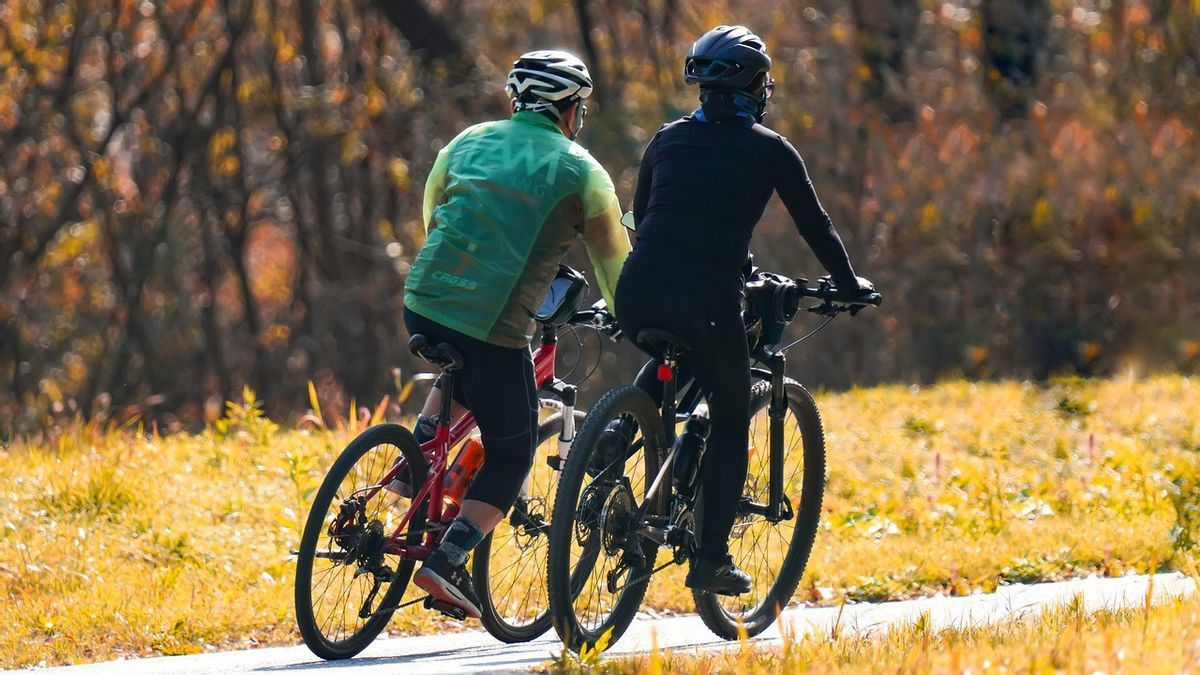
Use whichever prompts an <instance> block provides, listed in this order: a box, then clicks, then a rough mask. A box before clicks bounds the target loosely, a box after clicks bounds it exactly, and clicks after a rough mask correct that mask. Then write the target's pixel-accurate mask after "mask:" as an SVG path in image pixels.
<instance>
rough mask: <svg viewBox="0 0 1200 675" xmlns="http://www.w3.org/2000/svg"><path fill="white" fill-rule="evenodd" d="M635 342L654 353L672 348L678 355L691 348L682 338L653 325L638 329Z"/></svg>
mask: <svg viewBox="0 0 1200 675" xmlns="http://www.w3.org/2000/svg"><path fill="white" fill-rule="evenodd" d="M637 342H638V344H640V345H642V346H643V347H645V348H646V349H649V350H650V351H652V352H653V353H655V354H664V353H666V351H667V350H668V349H673V350H674V351H675V354H676V355H679V354H682V353H683V352H686V351H688V350H689V349H691V346H690V345H688V343H687V342H686V341H685V340H684V339H683V338H681V337H679V336H678V335H676V334H674V333H672V332H671V331H669V330H666V329H665V328H654V327H653V326H651V327H648V328H643V329H641V330H640V331H638V334H637Z"/></svg>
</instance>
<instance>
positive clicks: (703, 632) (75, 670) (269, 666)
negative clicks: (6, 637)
mask: <svg viewBox="0 0 1200 675" xmlns="http://www.w3.org/2000/svg"><path fill="white" fill-rule="evenodd" d="M1195 591H1196V582H1195V581H1194V580H1192V579H1191V578H1189V577H1185V576H1183V575H1180V574H1159V575H1155V576H1154V577H1153V578H1151V577H1149V576H1127V577H1121V578H1116V579H1103V578H1088V579H1076V580H1072V581H1064V582H1060V583H1052V584H1034V585H1028V586H1026V585H1012V586H1004V587H1001V588H1000V589H999V590H998V591H997V592H995V593H989V594H980V595H972V596H967V597H957V598H948V597H933V598H921V599H918V600H909V601H904V602H885V603H878V604H857V605H847V606H846V607H845V608H844V611H843V612H842V615H841V618H840V625H841V627H842V630H844V631H857V632H860V633H870V632H875V631H880V630H885V629H887V628H889V627H891V626H896V625H900V624H904V623H908V622H912V621H915V620H916V619H917V618H918V617H920V616H921V615H922V614H928V615H929V619H930V621H931V622H932V626H933V628H934V629H941V628H950V627H966V626H981V625H987V624H995V623H1000V622H1003V621H1005V620H1007V619H1011V618H1015V617H1019V616H1022V615H1025V614H1028V613H1030V612H1038V611H1042V610H1045V609H1049V608H1051V607H1055V606H1061V605H1064V604H1066V603H1068V602H1070V601H1071V600H1072V599H1073V598H1074V597H1075V596H1080V597H1081V598H1082V600H1083V603H1084V605H1085V607H1086V608H1087V610H1088V611H1096V610H1100V609H1116V608H1121V607H1131V606H1132V607H1140V606H1142V604H1143V603H1144V602H1145V601H1146V596H1147V594H1148V593H1149V594H1150V595H1151V597H1152V598H1153V600H1154V601H1155V602H1162V601H1165V600H1167V599H1170V598H1173V597H1178V596H1181V595H1187V594H1191V593H1194V592H1195ZM838 611H839V609H838V608H837V607H796V608H792V609H789V610H787V611H786V612H784V614H783V617H782V618H781V622H782V623H785V624H787V625H789V626H790V627H791V629H792V630H793V631H794V633H795V634H796V635H802V634H804V633H808V632H813V631H821V632H829V630H830V628H831V626H832V625H833V623H834V622H835V621H839V619H838ZM654 639H657V641H658V645H659V647H661V648H664V649H665V648H670V649H675V650H679V649H689V650H690V649H719V648H721V647H723V646H726V645H729V644H730V643H727V642H723V641H722V640H719V639H717V638H716V637H714V636H713V635H712V634H711V633H710V632H709V631H708V629H707V628H705V627H704V624H703V623H702V622H701V621H700V618H699V617H696V616H681V617H671V618H659V619H650V618H644V619H638V620H637V621H635V622H634V623H633V625H632V626H630V628H629V631H628V632H627V633H626V634H625V636H624V637H622V638H621V640H620V641H619V642H618V643H617V644H616V645H615V646H614V647H613V649H611V650H610V651H609V652H608V654H610V655H619V654H629V653H635V652H642V651H648V650H649V649H650V648H651V645H652V640H654ZM778 641H779V623H778V622H777V623H776V626H774V627H772V628H771V629H769V630H768V631H766V632H765V633H763V634H762V635H761V636H759V637H758V638H756V639H755V640H754V642H755V643H760V644H764V645H766V644H770V643H772V642H778ZM560 651H561V646H560V644H559V642H558V640H557V639H556V638H555V637H554V633H553V631H551V632H550V634H549V635H546V636H543V637H542V638H540V639H538V640H535V641H533V642H530V643H526V644H524V645H505V644H500V643H498V642H496V641H495V640H493V639H492V638H491V637H490V636H488V635H487V634H486V633H484V632H483V631H473V632H467V633H455V634H451V635H437V636H423V637H406V638H385V639H380V640H376V641H375V643H374V644H372V645H371V646H370V647H369V648H367V650H366V651H364V652H363V653H362V654H361V655H359V656H357V657H355V658H354V659H351V660H349V661H337V662H329V663H327V662H324V661H320V660H318V659H316V658H315V657H314V656H313V655H312V653H311V652H309V651H308V649H306V648H305V647H303V646H298V647H276V648H267V649H252V650H246V651H236V652H224V653H219V654H197V655H193V656H168V657H160V658H151V659H139V660H129V661H110V662H107V663H95V664H89V665H84V666H74V667H63V668H50V669H44V670H39V671H36V672H39V673H62V674H64V675H151V674H153V675H158V674H159V673H186V674H196V675H200V674H209V673H211V674H214V675H216V674H222V675H223V674H225V673H305V672H309V671H325V672H327V673H338V674H339V675H342V674H344V675H361V674H374V673H395V672H403V673H406V675H421V674H425V673H429V674H441V673H478V672H513V671H522V670H526V669H528V668H529V667H530V666H534V665H537V664H539V663H542V662H544V661H547V660H549V659H553V658H555V657H556V656H557V655H558V654H559V653H560Z"/></svg>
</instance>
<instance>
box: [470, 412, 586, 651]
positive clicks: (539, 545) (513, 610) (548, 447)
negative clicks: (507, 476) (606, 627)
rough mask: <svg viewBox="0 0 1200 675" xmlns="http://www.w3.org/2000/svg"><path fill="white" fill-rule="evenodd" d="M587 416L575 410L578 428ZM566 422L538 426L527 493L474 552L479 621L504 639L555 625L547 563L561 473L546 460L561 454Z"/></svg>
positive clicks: (555, 418) (524, 637) (558, 418)
mask: <svg viewBox="0 0 1200 675" xmlns="http://www.w3.org/2000/svg"><path fill="white" fill-rule="evenodd" d="M583 419H584V415H583V412H582V411H578V410H577V411H575V428H576V429H578V428H579V427H580V426H581V425H582V422H583ZM562 422H563V420H562V413H555V414H554V415H551V416H550V417H547V418H546V419H545V420H544V421H542V423H541V424H540V425H539V426H538V447H537V450H536V452H535V453H534V458H533V467H532V468H531V469H530V471H529V490H528V494H525V493H522V495H521V496H520V497H519V498H518V499H517V503H516V504H514V505H513V508H512V510H511V511H510V512H509V514H508V517H507V518H505V519H504V520H502V521H500V524H499V525H497V526H496V529H494V530H492V532H491V534H489V535H488V536H487V537H485V538H484V540H483V541H482V542H481V543H480V544H479V546H478V547H477V548H476V549H475V553H474V554H473V555H472V570H471V578H472V581H473V582H474V584H475V594H476V595H477V596H479V603H480V610H482V613H483V616H481V617H480V622H482V623H483V627H484V628H486V629H487V632H488V633H490V634H491V635H492V636H493V637H495V638H496V639H497V640H500V641H501V642H510V643H511V642H528V641H529V640H532V639H534V638H536V637H538V636H540V635H541V634H542V633H545V632H546V631H547V630H549V629H550V599H549V597H548V591H547V587H546V569H547V567H546V565H547V557H548V556H549V548H550V544H549V534H550V515H551V510H552V508H553V506H554V488H555V478H556V476H557V475H558V473H557V472H556V471H554V469H552V468H551V467H550V465H549V464H547V463H546V459H547V458H548V457H550V456H553V455H557V454H558V436H559V433H561V432H562Z"/></svg>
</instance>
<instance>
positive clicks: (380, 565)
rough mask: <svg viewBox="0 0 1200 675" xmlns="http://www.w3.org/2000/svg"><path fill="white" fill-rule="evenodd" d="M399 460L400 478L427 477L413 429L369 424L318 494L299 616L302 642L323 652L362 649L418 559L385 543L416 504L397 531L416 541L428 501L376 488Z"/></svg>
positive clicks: (306, 544) (299, 584) (304, 557)
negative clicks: (419, 501)
mask: <svg viewBox="0 0 1200 675" xmlns="http://www.w3.org/2000/svg"><path fill="white" fill-rule="evenodd" d="M397 460H403V462H404V463H403V467H404V468H403V469H402V470H401V473H400V474H399V476H398V477H399V478H402V479H404V480H405V481H406V482H407V483H408V484H409V485H413V486H421V485H423V484H424V483H425V475H426V467H425V461H424V457H423V456H422V455H421V450H420V448H419V447H418V446H417V442H416V440H415V439H414V438H413V436H412V433H411V432H409V431H408V430H407V429H405V428H404V427H401V426H399V425H396V424H381V425H378V426H374V427H371V428H370V429H367V430H366V431H364V432H363V433H361V434H359V436H358V437H357V438H355V439H354V440H353V441H351V442H350V445H348V446H346V449H345V450H343V451H342V454H341V455H340V456H339V457H338V458H337V460H336V461H335V462H334V463H333V466H332V467H331V468H330V469H329V473H328V474H326V476H325V480H324V481H323V482H322V483H321V487H320V489H319V490H318V491H317V495H316V497H315V498H314V499H313V504H312V509H311V510H310V511H309V514H308V520H307V522H306V523H305V525H304V534H303V535H302V536H301V539H300V550H299V552H298V557H297V560H296V595H295V599H296V623H297V625H298V626H299V628H300V635H301V636H303V638H304V643H305V644H306V645H308V648H309V649H311V650H312V652H313V653H314V654H316V655H317V656H319V657H321V658H323V659H345V658H350V657H351V656H354V655H355V654H357V653H359V652H361V651H362V650H363V649H365V648H366V647H367V645H369V644H370V643H371V641H372V640H374V639H375V636H377V635H378V634H379V632H380V631H382V630H383V628H384V626H386V625H387V622H388V620H390V619H391V617H392V614H393V613H394V612H395V611H396V606H397V605H398V604H399V602H400V598H401V596H403V595H404V589H405V588H407V586H408V582H409V579H410V577H411V576H412V569H413V562H414V561H413V560H412V559H404V558H401V557H399V556H396V555H393V554H390V553H387V552H386V550H385V547H386V544H387V543H388V538H389V537H390V536H391V534H392V533H393V532H394V531H395V529H396V528H397V527H398V526H399V524H400V522H401V520H402V519H403V517H404V516H405V515H406V514H407V513H408V512H409V510H410V509H414V508H415V511H414V513H413V516H412V519H411V520H410V521H409V523H408V526H407V529H406V531H405V532H404V533H401V535H400V538H401V539H402V540H403V541H405V542H406V543H409V544H416V543H419V541H420V539H421V534H422V532H421V531H422V530H423V528H424V527H425V519H426V505H427V504H428V501H426V502H424V503H422V504H421V505H418V506H416V507H414V505H413V503H412V500H411V499H409V498H406V497H401V496H400V495H398V494H396V493H394V492H391V491H389V490H386V489H383V488H380V487H379V485H380V483H381V481H382V479H383V478H384V476H385V475H386V474H387V473H388V471H389V470H390V469H391V468H392V467H393V466H394V465H395V464H396V462H397ZM372 493H373V494H372Z"/></svg>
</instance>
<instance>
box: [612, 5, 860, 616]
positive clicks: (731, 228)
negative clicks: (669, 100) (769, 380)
mask: <svg viewBox="0 0 1200 675" xmlns="http://www.w3.org/2000/svg"><path fill="white" fill-rule="evenodd" d="M770 67H771V59H770V57H769V56H768V55H767V51H766V46H765V45H764V44H763V41H762V40H761V39H760V38H759V37H758V36H757V35H755V34H753V33H751V32H750V31H749V30H748V29H747V28H745V27H743V26H718V27H717V28H714V29H713V30H711V31H709V32H708V33H706V34H704V35H703V36H702V37H701V38H700V39H699V40H697V41H696V43H695V44H694V45H692V48H691V51H690V52H689V53H688V57H687V61H686V65H685V66H684V76H685V78H686V80H687V82H688V83H689V84H699V85H700V103H701V105H700V107H699V108H698V109H696V111H694V112H693V113H692V114H690V115H688V116H686V117H684V118H682V119H679V120H676V121H674V122H670V123H668V124H664V125H663V126H662V127H661V128H660V129H659V130H658V133H657V134H656V135H655V136H654V138H653V140H651V141H650V145H649V146H648V147H647V148H646V152H645V154H644V155H643V156H642V164H641V168H640V170H639V172H638V181H637V192H636V195H635V197H634V210H633V216H634V221H635V223H636V227H637V230H636V231H637V241H636V243H635V244H634V246H633V252H632V253H631V254H630V255H629V257H628V258H627V259H626V261H625V266H624V268H623V270H622V272H621V278H620V281H619V282H618V284H617V296H616V298H617V300H616V301H617V304H618V305H619V306H620V307H621V316H620V320H619V321H620V325H621V328H622V329H623V330H624V331H625V333H626V334H627V335H630V336H636V335H637V333H638V331H639V330H641V329H642V328H645V327H648V326H653V327H658V328H665V329H667V330H670V331H672V332H673V333H675V334H677V335H678V336H680V337H681V338H682V339H683V340H685V341H686V342H687V343H688V345H689V350H688V351H687V352H686V353H685V354H684V356H683V357H682V358H681V359H680V366H681V367H680V371H681V372H680V381H684V380H685V372H686V373H687V375H690V376H692V377H694V378H695V379H696V381H697V382H698V383H699V384H700V385H701V386H703V387H704V388H705V390H706V391H708V392H711V394H710V396H709V400H708V405H709V414H710V419H711V422H712V431H711V435H710V436H709V441H708V449H707V451H706V456H705V460H704V475H703V477H702V480H703V486H702V488H701V499H700V501H699V508H698V519H699V523H698V530H699V531H698V534H699V550H698V553H697V556H696V559H695V560H693V561H692V566H691V570H690V571H689V573H688V576H687V585H688V586H689V587H692V588H697V589H701V590H706V591H710V592H713V593H720V594H725V595H735V594H738V593H744V592H747V591H749V590H750V583H751V580H750V577H749V575H747V574H746V573H745V572H743V571H742V570H740V569H738V568H737V567H736V566H735V565H734V564H733V560H732V558H731V557H730V556H729V553H728V538H729V533H730V530H731V529H732V527H733V522H734V519H735V517H736V515H737V507H738V501H739V498H740V496H741V493H742V486H743V483H744V482H745V478H746V468H747V452H746V448H747V447H748V435H749V433H748V429H749V424H750V357H749V351H748V347H747V343H746V333H745V328H744V326H743V324H742V317H741V311H742V285H743V278H742V269H743V267H744V265H745V263H746V260H747V258H748V255H749V247H750V235H751V233H752V232H753V230H754V226H755V224H756V223H757V222H758V220H759V218H760V217H761V216H762V213H763V209H764V208H765V207H766V204H767V201H768V200H769V199H770V197H771V194H772V193H773V192H778V193H779V196H780V198H781V199H782V200H783V203H784V205H785V206H786V207H787V209H788V213H789V214H791V216H792V219H793V220H794V221H795V223H796V227H797V229H798V230H799V231H800V234H801V236H803V237H804V239H805V241H806V242H808V245H809V246H810V247H812V249H813V251H814V252H815V253H816V255H817V258H818V259H819V260H820V261H821V264H822V265H824V266H825V268H826V269H827V270H829V272H830V274H832V276H833V280H834V283H835V284H836V285H837V286H838V287H839V288H841V289H843V290H845V289H850V291H851V292H850V293H848V295H850V294H866V293H870V292H872V291H873V290H874V288H873V286H872V285H871V283H870V282H869V281H867V280H866V279H863V278H861V277H858V276H856V275H855V273H854V268H853V267H851V265H850V259H849V257H848V256H847V254H846V249H845V247H844V246H843V245H842V241H841V239H840V238H839V237H838V234H837V231H836V230H835V229H834V227H833V223H832V222H831V221H830V219H829V215H828V214H826V213H825V210H824V209H823V208H822V207H821V203H820V202H819V201H818V200H817V195H816V192H815V191H814V189H813V185H812V182H811V181H810V180H809V177H808V172H807V171H806V170H805V168H804V161H803V160H802V159H801V158H800V154H799V153H798V152H796V149H795V148H794V147H792V145H791V143H789V142H788V141H787V139H785V138H784V137H783V136H780V135H779V134H777V133H775V132H774V131H771V130H770V129H768V128H766V127H764V126H762V125H761V124H759V123H760V122H761V121H762V119H763V116H764V115H765V112H766V103H767V99H768V98H770V96H771V93H772V90H773V89H774V81H773V80H772V79H771V77H770V74H769V72H768V71H769V70H770ZM638 385H639V386H640V387H642V388H643V389H645V390H647V391H649V392H650V393H651V395H652V396H655V397H656V398H659V399H661V396H662V385H661V383H660V382H658V380H657V378H656V377H655V373H654V369H653V368H650V367H647V368H644V369H643V370H642V373H641V374H640V375H639V376H638ZM618 433H619V432H618V430H617V429H613V434H614V435H616V434H618ZM614 442H615V439H614Z"/></svg>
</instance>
